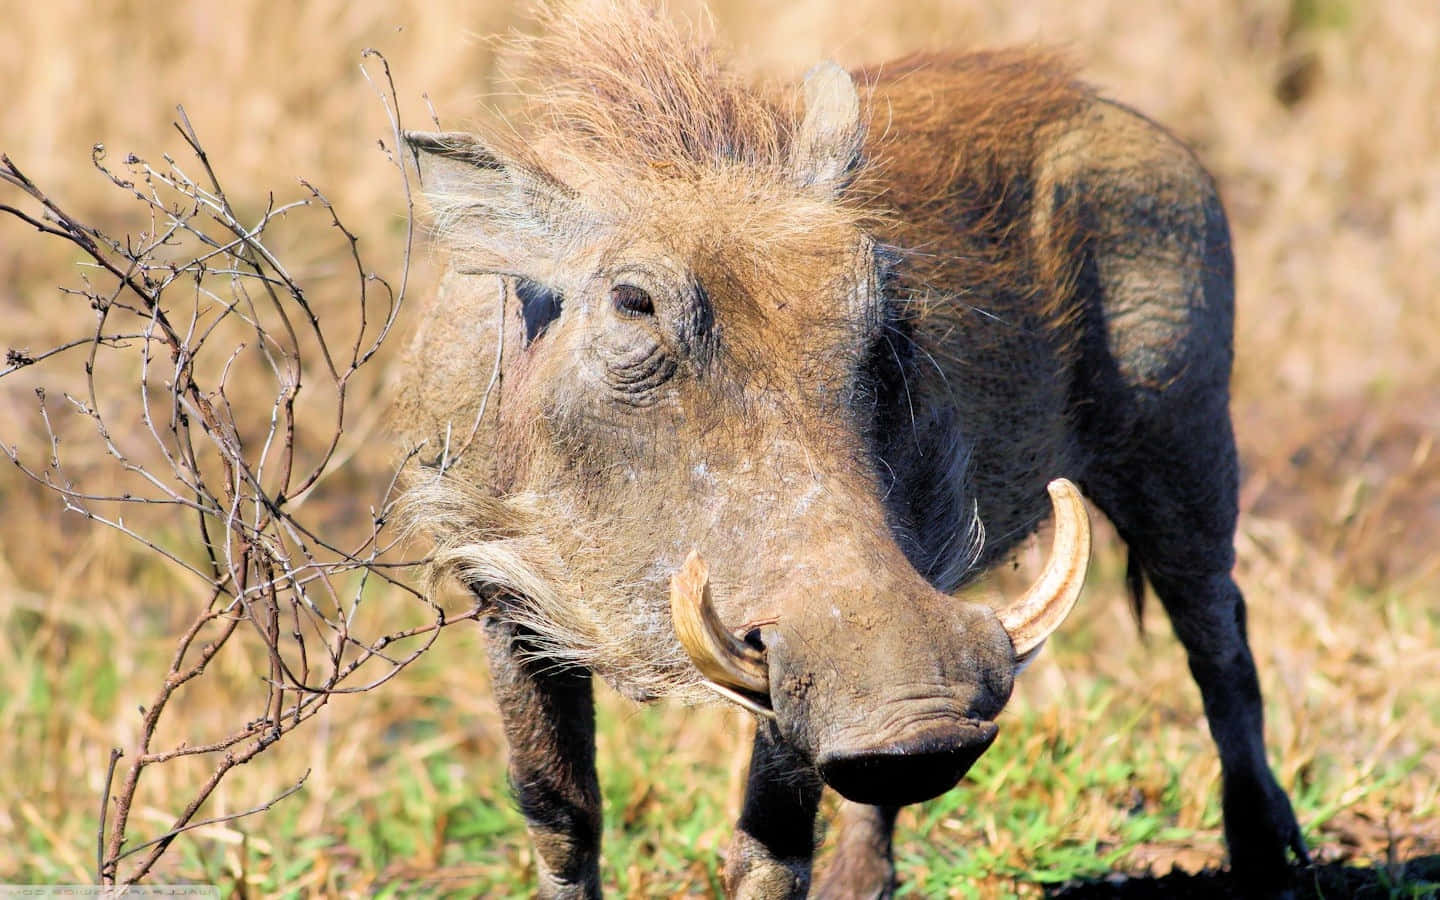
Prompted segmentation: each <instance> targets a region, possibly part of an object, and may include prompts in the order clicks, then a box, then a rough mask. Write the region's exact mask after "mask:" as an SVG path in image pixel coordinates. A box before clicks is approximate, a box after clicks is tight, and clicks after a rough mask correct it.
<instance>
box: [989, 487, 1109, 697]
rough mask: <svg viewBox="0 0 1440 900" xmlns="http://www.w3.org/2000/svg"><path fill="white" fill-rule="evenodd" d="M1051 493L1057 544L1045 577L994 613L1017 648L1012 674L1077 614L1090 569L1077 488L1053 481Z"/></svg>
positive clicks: (1085, 523) (1087, 538)
mask: <svg viewBox="0 0 1440 900" xmlns="http://www.w3.org/2000/svg"><path fill="white" fill-rule="evenodd" d="M1049 490H1050V502H1051V504H1052V505H1053V506H1054V508H1055V540H1054V543H1053V544H1052V545H1051V548H1050V558H1049V559H1048V560H1046V562H1045V571H1043V572H1041V573H1040V577H1039V578H1037V579H1036V580H1035V583H1034V584H1033V585H1031V586H1030V590H1028V591H1026V592H1025V596H1023V597H1021V598H1020V599H1019V600H1017V601H1015V602H1014V603H1011V604H1009V605H1007V606H1006V607H1004V608H1003V609H999V610H996V615H998V616H999V617H1000V624H1001V625H1003V626H1005V631H1006V632H1008V633H1009V635H1010V643H1011V644H1013V645H1014V646H1015V668H1016V671H1019V669H1021V668H1023V667H1024V666H1025V664H1026V663H1028V662H1029V661H1030V658H1031V657H1032V656H1034V655H1035V654H1036V653H1038V652H1039V651H1040V648H1041V646H1043V645H1044V643H1045V639H1046V638H1048V637H1049V636H1050V634H1051V633H1052V632H1053V631H1054V630H1055V629H1056V628H1059V627H1060V623H1061V622H1063V621H1065V617H1066V616H1068V615H1070V610H1072V609H1074V608H1075V601H1076V600H1077V599H1078V598H1079V597H1080V587H1081V585H1083V584H1084V583H1085V570H1086V568H1087V567H1088V566H1089V564H1090V518H1089V516H1087V515H1086V513H1085V501H1084V500H1083V499H1081V497H1080V490H1079V488H1077V487H1075V485H1074V484H1072V483H1071V482H1070V481H1068V480H1067V479H1064V478H1057V479H1055V480H1054V481H1052V482H1050V486H1049Z"/></svg>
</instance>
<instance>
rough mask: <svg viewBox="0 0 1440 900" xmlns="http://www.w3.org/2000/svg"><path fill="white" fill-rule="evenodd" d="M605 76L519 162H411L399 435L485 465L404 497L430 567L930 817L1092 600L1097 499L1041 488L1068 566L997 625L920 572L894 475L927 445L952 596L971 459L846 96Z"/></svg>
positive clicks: (443, 138)
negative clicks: (464, 444) (433, 279)
mask: <svg viewBox="0 0 1440 900" xmlns="http://www.w3.org/2000/svg"><path fill="white" fill-rule="evenodd" d="M571 41H572V43H573V41H574V38H573V36H572V38H571ZM597 47H598V48H599V49H598V50H597V52H604V53H611V54H613V53H616V52H623V51H624V39H623V38H615V37H613V36H612V38H611V40H609V41H608V42H606V43H604V44H603V46H601V45H599V44H597ZM617 48H618V49H617ZM652 52H653V51H652ZM612 63H614V61H613V60H609V59H608V58H598V59H589V60H573V59H572V60H564V61H547V65H549V66H550V68H551V70H552V71H549V72H548V73H547V74H546V84H548V85H550V88H549V93H548V94H547V96H546V98H545V100H544V104H545V105H544V106H543V108H542V110H541V111H540V113H538V114H534V115H532V116H531V117H530V120H529V123H530V124H531V125H533V126H534V127H533V128H531V129H529V130H528V131H526V132H525V135H524V136H523V137H515V136H512V135H510V134H508V133H506V132H504V131H497V133H496V134H494V135H489V136H487V137H485V138H477V137H475V136H472V135H468V134H457V133H425V134H420V133H412V134H410V135H409V136H408V138H409V142H410V145H411V147H412V148H414V149H415V150H416V151H417V153H416V155H417V157H418V158H420V160H421V163H422V174H423V183H424V187H425V189H426V191H427V193H428V194H429V196H430V198H431V200H432V205H433V206H434V208H435V212H436V216H437V231H438V232H439V234H440V235H441V237H442V239H443V240H444V242H445V243H446V245H447V247H448V249H449V250H450V251H451V257H452V262H451V266H452V271H451V273H450V275H449V276H448V281H447V286H446V288H445V291H444V292H443V293H442V300H441V301H440V302H439V303H438V304H437V306H436V307H435V309H434V312H433V313H432V315H431V316H430V317H429V321H428V322H427V324H426V326H425V328H426V332H425V333H423V334H422V335H421V337H420V339H419V342H418V343H417V350H416V353H417V359H416V360H415V361H414V366H415V368H416V369H417V370H418V373H417V374H415V375H413V376H412V379H413V381H414V382H416V383H417V384H418V387H417V388H415V390H416V391H418V392H420V393H423V394H424V395H426V396H427V397H430V398H431V399H430V400H426V401H416V403H417V404H420V405H423V404H424V403H430V404H431V406H440V405H443V404H445V403H448V404H450V405H449V407H447V408H448V409H450V410H452V412H451V414H449V416H448V418H447V417H446V416H444V415H441V414H433V415H432V416H431V420H430V421H429V422H428V424H425V423H420V422H419V421H418V420H421V419H424V418H425V414H424V413H423V412H413V411H412V412H411V414H410V418H413V419H416V420H417V423H416V424H414V426H413V428H412V432H414V433H417V434H419V433H424V436H426V437H430V438H432V439H435V440H437V441H438V440H440V439H439V438H438V437H436V433H437V432H440V431H443V430H444V429H447V428H448V429H450V430H449V434H450V435H451V443H452V444H459V443H460V442H461V440H462V438H463V437H464V435H465V433H466V432H471V433H473V434H474V435H475V438H474V440H473V442H470V445H469V449H467V450H465V452H464V453H463V456H464V459H463V461H461V462H458V463H457V462H455V461H454V460H453V458H452V457H454V456H460V455H462V454H459V453H458V452H455V451H452V450H451V449H449V445H447V448H446V449H445V451H444V453H443V454H442V457H443V458H442V459H441V460H440V461H439V463H438V464H437V465H436V466H432V467H431V469H430V473H429V474H428V475H427V476H425V477H424V478H422V479H420V482H419V483H418V484H417V486H416V488H415V491H416V493H417V495H418V496H419V497H420V498H421V499H420V500H419V501H418V502H417V507H418V508H419V510H420V511H419V513H418V514H417V515H418V518H419V519H420V520H421V523H422V524H425V525H428V526H429V527H430V530H431V531H432V532H433V533H435V534H436V537H437V541H438V543H439V544H440V546H439V548H438V550H437V554H436V559H437V560H439V561H440V562H441V563H442V564H443V565H448V566H449V567H450V569H451V570H452V571H454V572H456V573H458V574H459V576H460V577H461V578H462V579H463V580H465V581H467V582H468V583H469V584H470V585H471V586H472V587H473V588H474V589H475V590H477V591H481V592H489V594H490V595H493V596H496V597H498V598H501V599H500V602H501V603H502V604H503V606H504V608H505V609H506V610H507V614H508V615H510V616H512V617H513V618H514V619H516V620H517V621H519V622H521V623H522V624H523V625H524V626H525V627H526V628H527V629H528V631H529V633H530V634H532V635H533V646H534V648H535V652H536V653H538V654H542V655H545V656H547V657H552V658H555V659H557V660H558V661H560V662H570V663H576V664H580V665H584V666H586V667H589V668H590V669H592V670H593V671H596V672H598V673H599V674H601V675H604V676H606V677H607V678H609V679H610V680H611V681H612V682H614V683H615V684H616V685H617V686H619V687H620V688H621V689H622V690H628V691H629V692H631V693H632V694H638V695H653V694H657V693H662V692H669V693H676V692H680V693H684V692H685V691H687V690H690V693H691V695H692V696H693V695H694V693H695V692H694V691H693V690H692V689H693V688H695V687H697V686H701V685H704V686H707V687H709V688H711V689H712V690H715V691H717V692H719V693H722V694H723V695H724V696H726V697H727V698H729V699H731V700H733V701H735V702H738V703H740V704H742V705H743V706H745V707H747V708H749V709H751V710H753V711H756V712H758V713H760V714H761V715H763V716H766V717H773V720H774V724H775V727H776V728H778V731H779V733H780V735H781V736H782V737H783V739H784V740H786V741H787V742H789V743H790V744H792V745H793V746H794V747H795V748H797V749H798V750H799V752H800V753H801V754H803V755H804V756H805V757H807V758H808V759H809V760H811V761H812V762H813V763H814V764H815V765H816V766H817V768H818V769H819V771H820V773H821V775H822V777H823V778H824V780H825V781H826V782H827V783H829V784H830V785H832V786H833V787H834V788H836V789H837V790H838V791H839V792H840V793H841V794H843V795H845V796H847V797H849V798H851V799H854V800H857V801H862V802H868V803H886V804H903V803H910V802H915V801H919V800H923V799H926V798H928V797H931V796H934V795H936V794H938V793H940V792H942V791H945V790H947V789H949V788H950V787H951V786H953V785H954V784H955V783H956V782H957V781H958V780H959V779H960V777H961V776H962V775H963V774H964V773H965V771H966V770H967V769H968V768H969V767H970V765H971V764H972V763H973V762H974V760H975V759H976V758H977V757H978V756H979V755H980V754H981V753H982V752H983V751H984V750H985V749H986V747H988V746H989V744H990V742H991V741H992V740H993V739H994V737H995V734H996V726H995V724H994V721H993V720H994V718H995V716H996V715H997V714H998V713H999V711H1000V710H1001V708H1002V707H1003V705H1004V704H1005V702H1006V701H1007V700H1008V698H1009V696H1010V692H1011V687H1012V682H1013V678H1014V675H1015V673H1016V671H1017V668H1018V667H1019V666H1020V665H1022V664H1023V662H1024V661H1025V660H1026V659H1027V658H1028V657H1029V656H1030V655H1031V654H1033V653H1034V652H1035V651H1036V650H1037V649H1038V647H1039V646H1040V644H1041V643H1042V642H1043V641H1044V639H1045V637H1046V635H1048V634H1049V633H1050V631H1051V630H1052V629H1053V628H1054V627H1055V626H1056V625H1058V624H1059V622H1060V620H1061V619H1062V618H1063V617H1064V616H1065V615H1066V613H1068V611H1069V609H1070V607H1071V605H1072V604H1073V602H1074V600H1075V597H1076V594H1077V592H1078V589H1079V586H1080V582H1081V580H1082V578H1083V574H1084V569H1085V562H1086V558H1087V554H1088V531H1087V525H1086V521H1085V515H1084V510H1083V506H1082V505H1081V502H1080V500H1079V496H1078V494H1077V493H1076V492H1075V490H1074V488H1073V487H1071V486H1069V485H1068V483H1064V482H1059V483H1057V484H1056V485H1054V486H1052V498H1053V500H1054V503H1055V508H1056V510H1057V513H1058V515H1057V523H1058V524H1057V529H1056V553H1055V555H1054V556H1053V558H1052V560H1051V561H1050V563H1049V565H1048V567H1047V569H1046V571H1045V573H1044V574H1043V575H1042V576H1041V578H1040V580H1039V582H1038V583H1037V585H1036V586H1035V587H1034V588H1033V589H1032V590H1031V591H1030V592H1029V593H1027V594H1026V595H1025V596H1024V597H1023V598H1021V599H1019V600H1018V601H1016V602H1014V603H1013V604H1011V605H1010V606H1009V607H1007V608H1006V609H1003V610H1001V611H999V612H996V611H992V609H990V608H989V607H987V606H984V605H981V604H976V603H970V602H964V601H961V600H958V599H956V598H954V597H951V596H948V595H946V594H944V593H942V592H941V591H940V590H938V589H937V588H936V587H935V586H934V585H932V583H931V582H930V581H928V580H927V578H926V576H925V575H924V574H922V573H921V572H920V571H917V568H916V565H915V564H914V563H913V562H912V560H911V558H910V557H909V556H907V552H908V549H907V548H909V547H910V546H912V545H914V544H916V543H917V542H916V539H915V537H914V534H915V532H916V531H917V530H918V529H923V528H926V527H931V526H930V524H929V523H926V522H916V521H912V520H910V519H909V515H910V512H911V511H910V510H906V509H898V508H896V507H895V504H894V503H893V501H892V500H891V499H890V498H889V497H888V496H887V494H888V490H887V486H888V485H890V484H892V483H894V482H895V480H896V479H899V478H905V477H907V473H904V472H898V473H897V472H894V471H889V470H888V469H887V467H889V466H891V462H890V461H887V460H886V458H885V457H884V456H883V455H882V453H881V451H880V450H879V449H878V448H879V447H880V446H881V445H882V444H884V443H885V442H887V441H889V440H892V438H891V436H890V434H889V432H892V431H896V430H902V429H903V430H904V431H903V433H904V434H906V435H910V434H912V432H913V439H914V440H915V441H916V442H926V441H937V440H940V442H939V443H936V444H935V446H933V448H932V454H931V459H930V460H929V462H928V464H930V465H931V466H932V467H938V468H941V469H943V470H944V472H943V476H944V477H942V478H941V479H939V480H937V482H936V487H935V492H936V493H937V494H938V499H937V500H936V502H935V504H934V506H935V507H936V508H944V509H945V510H947V511H948V512H947V514H946V516H945V517H944V520H943V521H944V523H945V524H942V525H941V526H940V527H947V528H952V529H953V530H954V533H952V534H951V535H949V536H948V539H949V540H951V541H952V542H953V544H954V547H953V551H952V553H951V556H952V557H953V558H954V559H959V560H960V562H959V563H958V565H959V567H960V568H961V569H963V567H964V559H963V557H965V556H966V554H967V553H971V552H973V547H971V546H969V538H970V537H971V535H970V534H969V532H968V528H969V527H970V524H971V523H970V518H971V516H970V515H969V511H970V510H971V509H973V506H972V505H971V503H970V501H969V500H968V499H967V498H966V497H965V495H964V466H963V460H964V450H963V448H959V447H954V446H949V444H950V443H952V442H953V439H951V438H943V439H937V437H936V436H935V435H932V434H929V433H927V431H926V429H927V427H931V426H933V425H934V423H930V425H927V421H926V419H925V417H924V413H923V411H917V410H909V409H907V407H906V403H907V399H906V395H905V384H904V383H903V380H904V376H903V372H902V371H901V370H900V369H899V368H898V365H899V364H898V358H897V355H896V348H895V346H894V343H893V341H892V337H893V335H892V334H891V330H892V329H891V325H892V324H893V323H894V321H895V320H896V319H897V317H899V316H900V315H902V314H903V311H902V310H900V309H898V308H897V307H898V305H899V301H898V300H897V299H896V298H894V297H891V296H888V295H887V290H886V287H887V279H888V278H889V276H890V272H891V269H892V268H893V267H894V266H895V265H896V264H897V261H898V255H897V252H896V251H895V250H894V249H892V248H888V247H884V246H880V245H879V244H878V243H877V240H876V238H875V237H874V236H873V235H875V234H876V233H877V229H876V227H875V226H876V223H875V222H874V221H872V218H871V216H870V214H869V213H867V212H865V210H866V209H867V208H868V207H867V204H866V203H865V202H864V197H865V192H866V188H865V182H864V179H863V177H862V175H863V173H862V171H861V170H862V165H861V162H862V160H861V150H862V143H863V140H864V135H865V132H866V127H865V125H864V123H863V122H862V120H861V105H860V102H859V98H858V96H857V93H856V90H855V88H854V86H853V84H852V81H851V79H850V76H849V75H848V74H847V73H845V72H844V71H843V70H841V69H840V68H838V67H836V66H833V65H829V66H823V67H820V68H819V69H817V70H816V71H814V72H813V73H812V74H811V75H810V76H809V77H808V78H807V80H806V82H805V86H804V90H803V96H802V97H798V98H791V97H772V98H765V97H762V96H759V95H756V94H754V93H751V92H749V91H747V90H745V89H743V88H741V87H740V86H738V85H737V84H735V83H734V81H733V79H731V78H730V76H728V75H727V74H725V73H723V72H716V73H713V74H714V78H713V81H712V82H710V83H706V84H697V83H693V78H692V79H691V80H683V79H679V80H674V81H673V83H669V84H664V85H663V88H664V89H660V88H657V87H656V85H657V84H661V83H662V82H664V81H665V79H667V78H670V79H675V73H677V72H683V73H686V77H687V78H689V77H690V76H689V74H688V73H689V72H690V69H683V68H682V67H675V68H674V71H671V70H668V69H666V68H665V66H666V63H665V62H664V61H663V60H656V61H654V62H653V65H652V66H651V68H652V69H653V71H651V70H650V69H646V68H645V67H646V66H647V65H651V63H650V61H649V60H642V61H641V62H640V63H637V62H636V61H635V60H628V61H626V62H625V64H624V65H613V64H612ZM690 65H691V67H692V68H693V67H694V66H695V65H696V64H695V63H694V62H693V61H692V62H691V63H690ZM627 67H628V69H627ZM637 67H638V68H639V70H640V72H639V74H636V72H635V70H636V69H637ZM616 71H628V73H629V74H627V76H626V81H625V82H624V83H617V82H616V80H615V76H614V74H613V73H614V72H616ZM647 78H648V79H649V81H650V82H654V83H644V84H641V83H639V82H642V81H645V80H646V79H647ZM556 85H558V87H556ZM797 110H798V112H797ZM476 298H482V299H476ZM497 303H498V304H501V309H502V310H503V312H502V316H503V317H504V324H503V326H501V325H495V326H492V325H491V324H490V323H492V322H493V321H494V317H495V312H493V310H495V308H496V306H495V304H497ZM462 357H463V359H461V358H462ZM457 359H461V361H460V362H456V360H457ZM467 361H473V365H470V367H469V368H467V367H466V366H467V365H469V362H467ZM492 361H493V362H494V373H493V374H494V377H493V378H492V377H490V376H491V365H492ZM455 372H463V373H467V374H465V376H464V377H463V378H461V377H458V376H453V375H452V374H451V373H455ZM487 382H488V383H490V388H489V389H487V387H486V384H487ZM482 394H483V400H481V399H480V398H481V395H482ZM461 396H464V397H470V398H475V400H476V401H477V402H475V403H470V404H469V405H465V404H462V403H460V402H459V401H458V400H455V399H453V398H458V397H461ZM437 397H438V398H442V399H438V400H437V399H434V398H437ZM454 410H463V413H459V414H456V413H454V412H453V411H454ZM403 416H404V410H403V409H402V417H403ZM442 419H443V422H442ZM472 422H473V423H474V424H473V428H472ZM452 425H453V428H450V426H452ZM933 430H936V431H939V428H938V426H935V427H934V429H933ZM937 459H938V460H940V461H941V462H938V463H937V462H935V461H934V460H937ZM442 470H443V471H442ZM955 523H959V524H958V525H956V524H955ZM952 564H954V563H953V562H952ZM950 580H951V582H952V583H953V582H955V581H958V580H960V579H958V578H953V577H952V578H951V579H950ZM682 648H683V649H682Z"/></svg>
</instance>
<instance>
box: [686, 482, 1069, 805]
mask: <svg viewBox="0 0 1440 900" xmlns="http://www.w3.org/2000/svg"><path fill="white" fill-rule="evenodd" d="M1050 493H1051V499H1052V502H1053V503H1054V506H1055V522H1056V528H1055V539H1054V548H1053V550H1052V552H1051V556H1050V559H1049V561H1048V562H1047V564H1046V567H1045V571H1044V572H1043V573H1042V574H1041V575H1040V577H1039V578H1038V579H1037V580H1036V582H1035V584H1034V585H1033V586H1032V587H1031V588H1030V589H1029V590H1028V591H1027V592H1026V593H1025V594H1024V595H1023V596H1022V597H1021V598H1020V599H1019V600H1017V601H1015V602H1014V603H1011V604H1009V605H1007V606H1006V607H1005V608H1003V609H1000V610H998V611H995V610H991V609H990V608H988V607H986V606H982V605H978V604H974V603H967V602H964V601H961V600H958V599H955V598H952V597H947V596H945V595H944V594H941V593H940V592H938V591H936V590H934V589H933V588H932V587H930V585H928V584H927V583H926V582H925V581H924V579H923V578H921V577H920V576H919V575H918V573H916V572H915V571H914V570H913V568H911V567H910V566H909V565H908V564H906V563H904V561H903V558H901V560H900V561H899V562H898V563H896V564H895V565H894V566H893V567H892V569H893V570H892V571H880V572H872V571H867V570H865V569H860V568H854V567H852V568H849V569H846V568H844V567H841V568H839V569H836V570H835V572H830V570H822V572H823V573H828V574H829V575H830V577H829V578H828V579H826V580H823V581H820V582H818V583H817V581H815V580H814V579H812V580H810V581H807V582H805V583H803V584H802V585H800V586H798V587H795V588H792V589H791V590H790V591H788V592H787V595H786V596H785V597H783V598H781V599H780V600H779V601H777V609H778V612H777V614H776V615H775V616H774V617H773V618H770V619H767V620H766V621H764V622H751V623H745V624H742V625H740V626H738V627H737V628H735V629H734V630H732V629H730V628H727V627H726V625H725V624H723V623H722V622H721V620H720V617H719V616H718V615H717V613H716V611H715V608H714V606H713V604H712V602H711V598H710V591H709V586H708V583H707V579H708V567H707V566H706V564H705V562H704V560H703V559H702V558H701V557H700V556H699V554H698V553H692V554H691V555H690V557H689V558H688V559H687V560H686V562H685V565H684V566H682V567H681V569H680V570H679V571H678V572H677V573H676V574H675V576H674V577H673V578H672V580H671V608H672V613H673V616H674V620H675V630H676V634H677V636H678V637H679V639H680V642H681V644H682V645H683V646H684V648H685V650H686V652H687V653H688V654H689V656H690V658H691V660H692V661H693V662H694V664H695V666H696V668H697V669H698V670H699V672H700V674H701V675H703V676H704V678H705V680H706V683H707V684H708V685H709V686H710V687H712V689H714V690H716V691H717V692H719V693H721V694H722V695H723V696H725V697H726V698H728V699H730V700H732V701H734V702H736V703H739V704H740V705H742V706H744V707H745V708H747V709H750V710H752V711H754V712H756V713H759V714H760V715H762V716H765V717H767V718H771V719H774V720H775V725H776V727H777V728H778V729H779V731H780V734H781V735H783V737H784V738H785V739H786V741H787V742H789V743H790V744H792V745H793V746H794V747H796V748H797V749H799V750H801V752H803V753H805V754H806V755H807V756H808V757H809V759H810V760H811V761H812V762H813V763H814V764H815V766H816V767H817V768H818V770H819V772H820V774H821V777H822V778H823V779H824V780H825V782H826V783H827V784H829V785H830V786H831V787H833V788H835V790H837V791H839V792H840V793H841V794H842V795H844V796H846V797H848V798H849V799H851V800H855V801H858V802H862V803H876V804H886V805H902V804H906V803H915V802H918V801H921V800H926V799H929V798H930V797H934V796H936V795H937V794H940V793H943V792H945V791H947V790H949V789H950V788H951V787H953V786H954V785H955V784H956V783H957V782H958V781H959V780H960V778H961V777H963V776H964V774H965V773H966V772H967V771H968V770H969V769H970V767H971V766H972V765H973V764H974V762H975V760H977V759H978V758H979V757H980V755H981V754H982V753H984V752H985V750H986V748H987V747H989V746H990V743H991V742H992V741H993V740H994V739H995V735H996V732H997V727H996V725H995V724H994V722H993V721H991V720H992V719H994V717H995V716H996V715H998V714H999V712H1000V710H1001V709H1002V708H1003V707H1004V705H1005V703H1006V701H1007V700H1008V699H1009V697H1010V692H1011V688H1012V686H1013V683H1014V676H1015V674H1016V673H1017V672H1018V671H1019V670H1020V669H1021V668H1023V666H1024V665H1025V663H1026V662H1027V661H1028V660H1029V659H1030V658H1031V657H1032V656H1033V655H1034V654H1035V653H1036V652H1037V651H1038V650H1039V648H1040V646H1041V644H1043V643H1044V641H1045V639H1046V637H1048V636H1049V634H1050V633H1051V632H1052V631H1053V630H1054V629H1055V628H1056V627H1058V626H1059V624H1060V623H1061V622H1062V621H1063V620H1064V618H1065V616H1066V615H1068V613H1069V612H1070V610H1071V608H1072V607H1073V606H1074V603H1075V600H1076V597H1077V596H1078V595H1079V590H1080V586H1081V584H1082V582H1083V581H1084V576H1085V569H1086V565H1087V562H1088V559H1089V523H1088V521H1087V519H1086V515H1085V510H1084V505H1083V503H1082V501H1081V500H1080V496H1079V492H1078V491H1077V490H1076V488H1075V487H1074V485H1072V484H1070V483H1069V482H1067V481H1063V480H1059V481H1056V482H1054V483H1053V484H1052V485H1051V487H1050ZM842 572H843V574H840V573H842Z"/></svg>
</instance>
